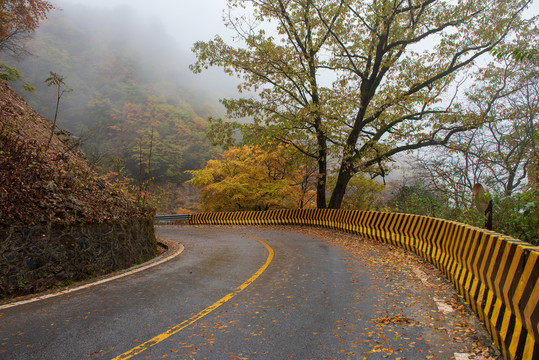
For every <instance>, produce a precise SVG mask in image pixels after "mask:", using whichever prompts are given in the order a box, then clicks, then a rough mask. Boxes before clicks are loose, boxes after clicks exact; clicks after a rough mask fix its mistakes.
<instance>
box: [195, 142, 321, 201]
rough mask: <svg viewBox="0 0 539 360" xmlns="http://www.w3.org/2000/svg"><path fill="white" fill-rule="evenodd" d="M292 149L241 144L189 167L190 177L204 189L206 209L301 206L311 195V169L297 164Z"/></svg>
mask: <svg viewBox="0 0 539 360" xmlns="http://www.w3.org/2000/svg"><path fill="white" fill-rule="evenodd" d="M289 155H290V154H289V149H286V148H285V147H282V146H281V147H279V148H278V149H277V150H275V151H267V150H265V149H263V148H262V147H260V146H241V147H236V148H231V149H229V150H227V151H225V152H224V153H223V156H222V159H221V160H210V161H208V162H207V164H206V167H205V168H204V169H201V170H196V171H189V172H190V173H191V174H192V175H193V178H192V179H191V180H189V182H190V183H191V184H193V185H194V186H195V187H198V188H200V189H201V202H202V206H203V209H204V210H205V211H240V210H243V211H247V210H268V209H283V208H301V207H303V206H305V205H307V204H308V203H309V202H310V199H311V198H312V194H311V191H310V190H309V189H310V187H311V184H308V183H309V182H310V181H312V176H311V175H312V172H310V171H309V169H308V168H306V167H304V166H299V167H298V166H297V162H296V161H297V159H295V158H294V157H293V156H289Z"/></svg>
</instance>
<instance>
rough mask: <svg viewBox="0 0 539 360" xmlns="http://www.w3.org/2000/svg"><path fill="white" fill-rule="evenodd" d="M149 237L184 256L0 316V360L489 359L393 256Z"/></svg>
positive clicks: (309, 245)
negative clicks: (170, 243) (174, 245)
mask: <svg viewBox="0 0 539 360" xmlns="http://www.w3.org/2000/svg"><path fill="white" fill-rule="evenodd" d="M333 234H334V235H333ZM158 236H159V237H162V238H167V239H170V240H174V241H178V242H181V243H182V244H183V245H184V246H185V250H184V251H183V253H182V254H180V255H179V256H177V257H176V258H174V259H172V260H170V261H167V262H165V263H163V264H160V265H157V266H155V267H153V268H150V269H147V270H144V271H141V272H138V273H136V274H132V275H129V276H126V277H123V278H120V279H116V280H113V281H110V282H107V283H105V284H100V285H96V286H93V287H90V288H87V289H83V290H79V291H76V292H72V293H69V294H65V295H61V296H57V297H54V298H50V299H46V300H40V301H36V302H32V303H28V304H24V305H19V306H15V307H10V308H7V309H1V310H0V359H6V360H7V359H9V360H12V359H13V360H16V359H24V360H30V359H36V360H45V359H55V360H57V359H70V360H71V359H162V358H167V359H385V358H389V359H470V360H472V359H479V360H481V359H482V360H484V359H488V358H490V357H493V358H497V357H498V356H499V355H497V354H496V353H495V352H494V351H493V350H492V349H491V348H490V343H491V341H490V339H489V338H488V336H487V335H486V333H485V331H484V329H483V328H482V326H481V325H480V324H479V323H478V321H477V319H476V318H475V315H472V314H470V313H469V312H468V310H467V309H466V307H465V306H463V305H462V304H461V302H460V301H459V300H458V299H457V297H456V295H455V293H454V291H453V290H452V289H451V286H450V285H449V284H448V283H447V281H445V280H444V279H443V278H442V277H441V276H440V274H439V273H438V272H437V271H436V270H435V269H434V268H433V267H432V266H430V265H429V264H425V262H423V261H422V260H421V259H419V258H417V257H415V256H414V255H411V254H408V253H406V252H405V251H403V250H400V249H395V248H393V247H391V246H388V245H385V244H380V243H376V242H373V241H368V240H362V239H359V238H356V237H353V236H351V235H345V234H341V233H332V232H329V231H323V230H302V229H292V230H291V231H288V230H286V229H285V228H276V227H272V228H262V227H251V228H249V227H244V228H235V227H194V226H190V227H189V226H186V227H161V228H159V229H158ZM319 236H323V237H326V238H329V240H330V241H327V240H325V239H322V238H320V237H319Z"/></svg>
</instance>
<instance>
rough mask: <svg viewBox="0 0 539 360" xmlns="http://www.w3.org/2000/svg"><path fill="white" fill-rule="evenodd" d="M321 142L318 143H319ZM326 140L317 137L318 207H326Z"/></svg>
mask: <svg viewBox="0 0 539 360" xmlns="http://www.w3.org/2000/svg"><path fill="white" fill-rule="evenodd" d="M321 142H322V143H323V144H320V143H321ZM325 143H326V141H325V139H321V136H319V139H318V146H319V150H318V179H317V181H316V207H317V208H318V209H325V208H326V206H327V205H326V182H327V150H326V144H325Z"/></svg>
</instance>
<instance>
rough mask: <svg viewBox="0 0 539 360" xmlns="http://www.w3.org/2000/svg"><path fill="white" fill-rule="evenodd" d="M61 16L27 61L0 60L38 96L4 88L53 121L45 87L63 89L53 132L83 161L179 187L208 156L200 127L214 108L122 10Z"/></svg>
mask: <svg viewBox="0 0 539 360" xmlns="http://www.w3.org/2000/svg"><path fill="white" fill-rule="evenodd" d="M60 7H61V9H62V11H55V12H52V13H51V14H49V18H48V19H47V20H46V21H44V22H43V23H42V24H41V26H40V27H39V29H37V31H36V33H35V34H34V37H33V39H32V40H30V41H29V42H28V43H27V50H28V51H29V52H30V53H31V55H27V56H24V57H22V58H20V59H14V58H9V57H8V56H7V55H6V54H2V58H1V59H0V61H2V62H4V63H6V64H8V65H10V66H13V67H15V68H17V69H18V70H19V71H21V72H22V74H23V80H24V82H28V83H30V84H32V85H33V86H34V87H35V88H36V91H35V92H33V93H31V92H27V91H23V90H22V86H20V84H16V83H13V84H12V85H13V86H14V87H16V89H17V91H18V92H19V93H20V94H21V95H23V96H24V98H25V99H26V100H27V101H28V103H29V104H30V105H31V106H32V107H33V108H34V109H36V110H37V111H38V112H39V113H40V114H42V115H44V116H45V117H47V118H49V119H53V118H54V117H55V109H56V103H57V98H58V93H57V91H56V90H57V89H56V88H54V87H50V88H49V87H48V86H47V84H45V82H44V80H45V79H46V78H48V77H49V73H50V71H53V72H55V73H56V74H58V75H59V76H61V77H62V78H63V82H64V83H63V84H62V85H61V89H60V91H61V94H62V96H61V99H60V107H59V114H58V125H59V126H61V127H62V128H65V129H67V130H69V131H70V132H72V133H73V134H74V135H75V136H78V137H80V139H81V141H82V143H83V149H84V151H85V153H86V154H87V155H88V157H89V158H90V160H91V161H95V162H98V163H100V164H101V165H107V164H108V165H110V164H115V167H114V168H112V167H110V166H109V169H115V170H120V169H122V168H123V170H125V173H126V175H128V176H129V177H131V178H132V179H133V180H134V181H139V182H143V181H147V180H148V179H153V181H154V182H157V183H169V182H173V183H181V182H183V181H184V180H185V179H186V176H185V175H184V170H188V169H197V168H200V167H201V166H203V165H204V163H205V162H206V161H207V160H208V159H210V158H211V157H212V156H213V152H214V151H215V150H213V149H212V148H211V147H210V145H209V143H208V141H207V140H206V136H205V130H206V122H205V120H204V119H205V118H207V116H210V115H215V114H216V113H217V106H218V104H217V103H215V100H214V103H213V104H212V103H210V100H209V98H208V96H206V95H205V92H204V91H203V90H201V89H197V88H196V87H195V86H194V85H193V84H192V83H190V81H191V80H189V77H190V75H188V73H189V70H188V69H187V66H188V60H186V59H184V57H183V54H182V52H181V51H180V50H179V49H178V48H177V47H176V46H175V43H174V40H173V39H172V38H170V37H168V35H167V34H165V33H164V31H163V30H162V29H161V28H160V26H159V25H158V24H152V23H149V22H147V21H146V20H144V19H141V18H139V17H138V16H137V15H136V14H135V13H133V12H131V11H130V10H129V9H128V8H118V9H116V10H106V9H97V8H89V7H85V6H82V5H77V6H75V5H69V4H60ZM191 77H192V76H191Z"/></svg>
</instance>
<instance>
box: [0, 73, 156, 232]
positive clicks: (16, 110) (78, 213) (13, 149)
mask: <svg viewBox="0 0 539 360" xmlns="http://www.w3.org/2000/svg"><path fill="white" fill-rule="evenodd" d="M51 128H52V122H51V121H50V120H48V119H45V118H44V117H42V116H40V115H39V114H38V113H36V112H35V111H34V110H33V109H32V108H30V107H29V106H28V104H27V103H26V102H25V101H24V100H23V99H22V98H21V97H20V96H19V95H17V94H16V93H15V91H13V90H12V89H11V88H10V87H9V85H8V83H7V82H5V81H0V227H4V228H5V227H9V226H11V225H26V226H32V225H40V224H53V225H55V224H58V225H73V224H77V223H98V222H99V223H101V222H104V221H105V222H108V221H115V220H119V219H125V218H131V219H133V218H143V217H148V216H151V214H150V212H149V211H148V210H143V209H141V208H140V207H138V206H137V205H136V199H135V197H134V196H133V195H131V194H130V193H129V192H128V191H127V189H126V188H125V187H122V186H118V185H117V184H115V185H111V184H109V183H108V182H106V181H104V180H103V179H102V178H100V177H99V176H98V174H97V173H96V172H95V171H93V170H92V169H91V168H90V166H89V164H88V162H87V161H86V159H85V158H84V155H83V154H82V153H81V152H80V151H79V149H78V147H77V144H76V142H75V141H74V140H73V138H72V137H71V136H70V134H68V133H67V132H65V131H62V130H60V129H58V128H56V129H54V131H53V136H52V140H51V141H50V143H49V138H50V134H51Z"/></svg>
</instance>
